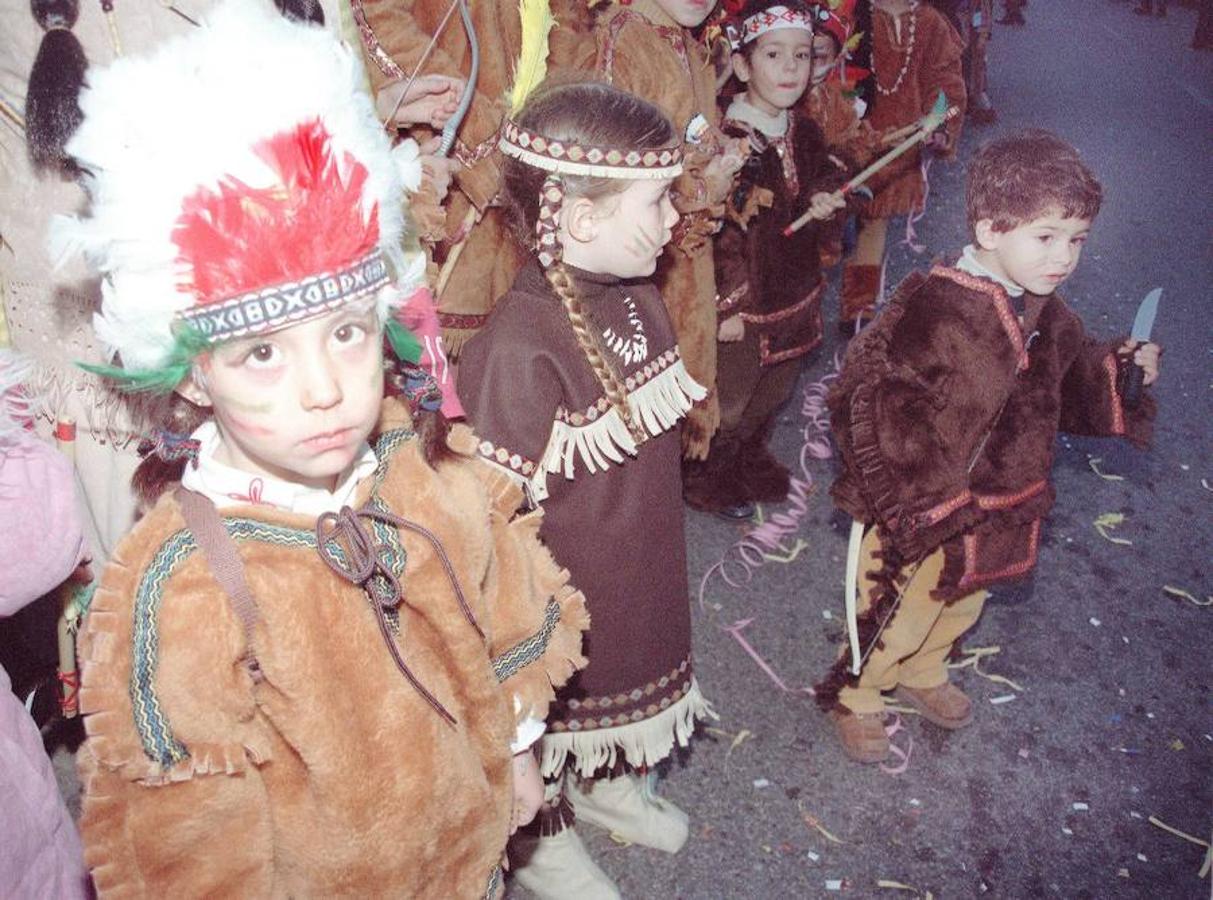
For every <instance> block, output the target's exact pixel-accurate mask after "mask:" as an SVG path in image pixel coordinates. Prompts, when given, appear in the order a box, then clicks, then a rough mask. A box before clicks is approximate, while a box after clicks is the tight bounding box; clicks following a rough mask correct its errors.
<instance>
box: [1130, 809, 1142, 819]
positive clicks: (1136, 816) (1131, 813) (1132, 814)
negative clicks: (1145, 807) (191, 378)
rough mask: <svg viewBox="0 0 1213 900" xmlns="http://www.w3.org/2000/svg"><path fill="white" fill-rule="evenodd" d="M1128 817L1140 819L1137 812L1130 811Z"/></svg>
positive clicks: (1139, 814)
mask: <svg viewBox="0 0 1213 900" xmlns="http://www.w3.org/2000/svg"><path fill="white" fill-rule="evenodd" d="M1129 815H1131V816H1132V817H1133V818H1134V819H1140V818H1141V813H1139V812H1132V811H1130V812H1129Z"/></svg>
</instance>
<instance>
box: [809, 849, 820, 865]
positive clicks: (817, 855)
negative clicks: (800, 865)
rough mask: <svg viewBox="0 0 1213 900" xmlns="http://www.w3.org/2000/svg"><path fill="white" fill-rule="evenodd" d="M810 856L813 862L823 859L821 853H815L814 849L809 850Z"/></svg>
mask: <svg viewBox="0 0 1213 900" xmlns="http://www.w3.org/2000/svg"><path fill="white" fill-rule="evenodd" d="M808 856H809V859H810V860H812V861H813V862H817V861H818V860H820V859H821V854H820V853H815V852H813V851H812V850H810V851H809V854H808Z"/></svg>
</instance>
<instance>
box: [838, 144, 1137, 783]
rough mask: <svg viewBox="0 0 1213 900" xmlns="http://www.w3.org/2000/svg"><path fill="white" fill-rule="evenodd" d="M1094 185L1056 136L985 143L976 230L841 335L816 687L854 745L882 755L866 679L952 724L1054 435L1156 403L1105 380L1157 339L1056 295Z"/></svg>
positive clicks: (964, 700) (1080, 238)
mask: <svg viewBox="0 0 1213 900" xmlns="http://www.w3.org/2000/svg"><path fill="white" fill-rule="evenodd" d="M1101 199H1102V191H1101V189H1100V185H1099V182H1098V181H1096V180H1095V178H1094V176H1092V174H1091V173H1090V171H1089V170H1088V169H1087V168H1086V167H1085V166H1084V165H1083V163H1082V160H1081V159H1080V158H1079V156H1078V153H1077V151H1076V150H1075V149H1074V148H1073V147H1071V146H1069V145H1068V144H1066V143H1065V142H1064V141H1062V140H1060V139H1059V138H1057V137H1056V136H1055V135H1052V134H1050V133H1048V132H1044V131H1029V132H1025V133H1023V134H1019V135H1013V136H1011V137H1007V138H1003V139H1001V140H998V141H995V142H994V143H992V144H989V145H988V146H986V147H984V148H983V149H982V150H981V151H979V152H978V154H977V156H976V157H975V159H974V160H973V162H972V164H971V166H970V168H969V176H968V188H967V194H966V206H967V212H968V220H969V227H970V229H971V232H972V234H973V238H974V243H973V244H971V245H969V246H968V247H965V249H964V252H963V253H962V254H961V256H960V258H959V260H957V261H956V262H955V263H954V264H953V265H936V266H935V267H934V268H932V269H931V271H930V272H929V273H928V274H925V275H924V274H922V273H917V272H916V273H913V274H911V275H910V276H909V277H908V278H906V280H905V281H904V282H902V284H901V286H900V288H899V289H898V291H897V293H896V295H895V296H894V297H893V299H892V300H891V302H890V304H889V306H888V308H887V309H886V310H885V312H884V313H883V314H882V315H881V316H880V317H879V318H878V319H877V320H876V322H875V323H874V324H873V325H872V326H871V327H870V328H869V329H868V330H867V331H865V332H863V333H862V334H860V335H859V337H858V338H857V339H856V340H855V341H853V342H852V344H851V346H850V348H849V350H848V353H847V357H846V361H845V363H844V366H843V371H842V376H841V378H840V379H839V381H838V383H837V385H836V387H835V388H834V389H833V390H832V392H831V394H830V399H829V404H830V413H831V423H832V426H833V430H834V435H835V437H836V439H837V441H838V446H839V450H840V456H841V460H842V472H841V474H840V476H839V478H838V480H837V481H836V482H835V484H834V486H833V489H832V491H831V493H832V494H833V497H834V500H835V502H836V503H837V505H838V506H839V507H841V508H842V509H844V510H845V511H846V512H848V513H849V514H851V516H853V517H854V518H855V520H856V526H855V528H854V529H853V531H852V542H853V546H852V551H851V553H850V554H848V556H849V560H848V562H849V565H850V566H852V567H854V566H856V560H857V561H858V575H859V577H858V582H859V587H860V588H861V595H860V599H859V609H858V619H857V621H853V622H852V623H851V632H852V633H851V644H850V647H849V648H848V649H847V650H845V651H844V652H843V653H842V655H841V656H840V658H839V660H838V662H837V663H836V664H835V665H834V667H833V669H832V670H831V671H830V673H829V675H828V676H827V678H826V679H825V681H824V682H823V684H822V685H820V686H819V687H818V701H819V703H820V704H821V706H822V708H823V709H825V710H827V711H829V712H830V713H831V716H832V718H833V721H834V724H835V727H836V729H837V731H838V735H839V738H840V739H841V741H842V744H843V749H844V750H845V751H846V753H847V755H848V756H850V757H851V758H853V759H856V760H858V761H861V762H878V761H880V760H883V759H884V758H886V757H887V756H888V754H889V742H888V738H887V737H886V734H885V731H884V728H883V718H884V700H883V698H882V696H881V693H882V691H891V690H894V689H895V690H896V691H897V696H898V697H899V698H901V699H903V700H905V701H906V702H908V703H910V704H912V705H913V706H914V707H916V708H917V709H918V710H919V711H920V712H921V713H922V714H923V717H924V718H925V719H927V721H929V722H932V723H934V724H936V725H939V726H941V727H943V728H949V729H955V728H961V727H963V726H965V725H967V724H968V723H969V721H970V719H971V717H972V707H971V703H970V701H969V698H968V697H966V696H965V695H964V693H962V692H961V691H960V689H959V688H957V687H955V686H954V685H951V684H949V683H948V680H947V679H948V675H947V667H946V658H947V655H948V652H949V651H950V649H951V647H952V645H953V644H954V643H955V642H956V641H957V640H958V639H959V638H960V637H961V636H962V635H963V634H964V633H965V632H966V631H968V630H969V628H971V627H972V626H973V624H974V623H976V621H977V618H978V616H979V615H980V614H981V609H982V604H983V603H984V601H985V598H986V590H985V589H986V588H987V587H989V586H990V585H992V584H996V583H999V582H1002V581H1005V580H1008V579H1011V578H1015V577H1019V576H1022V575H1025V574H1027V573H1028V572H1030V571H1031V570H1032V568H1033V566H1034V565H1035V564H1036V554H1037V549H1038V545H1039V538H1040V523H1041V520H1042V519H1043V517H1044V516H1045V515H1046V514H1047V513H1048V511H1049V509H1050V508H1051V507H1052V505H1053V499H1054V491H1053V487H1052V485H1051V484H1050V483H1049V470H1050V468H1051V464H1052V459H1053V447H1054V442H1055V439H1056V435H1057V432H1058V430H1059V429H1060V430H1064V431H1069V432H1071V433H1075V434H1085V435H1116V436H1122V437H1126V438H1128V439H1129V440H1131V441H1133V442H1134V443H1135V444H1138V445H1145V444H1146V443H1147V442H1148V440H1149V437H1150V432H1151V425H1152V421H1153V418H1154V402H1153V400H1152V399H1151V398H1149V397H1145V398H1144V399H1142V400H1141V402H1140V404H1139V405H1137V406H1136V407H1134V408H1128V407H1127V406H1126V404H1125V403H1124V400H1123V397H1122V391H1121V388H1120V377H1121V375H1122V374H1123V373H1126V372H1127V371H1128V370H1129V368H1130V367H1131V366H1133V365H1137V366H1140V367H1141V368H1142V370H1143V372H1144V379H1143V380H1144V383H1145V384H1147V385H1149V384H1151V383H1153V381H1154V380H1155V379H1156V378H1157V376H1158V359H1159V353H1160V351H1159V348H1158V346H1157V345H1156V344H1152V343H1145V344H1141V345H1140V346H1138V345H1135V344H1133V343H1131V342H1125V343H1123V344H1120V345H1119V347H1118V344H1117V342H1109V341H1097V340H1095V339H1094V338H1091V337H1089V336H1088V335H1087V334H1086V332H1085V331H1084V329H1083V325H1082V322H1081V320H1080V319H1079V318H1078V316H1077V315H1076V314H1075V313H1073V312H1072V311H1071V310H1070V309H1069V308H1068V307H1067V306H1066V304H1065V302H1064V301H1063V300H1062V299H1061V298H1060V297H1058V296H1057V295H1056V293H1055V291H1056V289H1057V288H1058V286H1059V285H1060V284H1061V283H1062V282H1063V281H1065V279H1066V278H1067V277H1069V275H1070V274H1071V273H1072V272H1073V271H1074V268H1075V266H1076V265H1077V264H1078V258H1079V255H1080V254H1081V251H1082V245H1083V242H1084V241H1085V240H1086V237H1087V233H1088V232H1089V230H1090V227H1091V223H1092V221H1093V220H1094V218H1095V215H1096V214H1097V213H1098V211H1099V206H1100V202H1101ZM860 523H862V525H861V524H860ZM864 527H866V534H863V528H864ZM861 536H862V543H860V540H859V539H860V537H861ZM856 544H858V546H855V545H856ZM855 572H856V569H855V568H852V569H851V573H852V574H854V573H855ZM848 583H849V584H853V583H854V579H850V578H849V579H848ZM850 599H851V598H848V600H850ZM856 660H858V663H857V664H856V662H855V661H856Z"/></svg>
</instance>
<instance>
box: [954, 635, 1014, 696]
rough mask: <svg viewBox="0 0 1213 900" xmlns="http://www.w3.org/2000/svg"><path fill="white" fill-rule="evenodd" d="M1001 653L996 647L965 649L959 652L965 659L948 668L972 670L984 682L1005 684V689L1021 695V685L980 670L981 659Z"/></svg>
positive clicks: (999, 648)
mask: <svg viewBox="0 0 1213 900" xmlns="http://www.w3.org/2000/svg"><path fill="white" fill-rule="evenodd" d="M1001 652H1002V647H998V646H992V647H969V648H965V649H964V650H962V651H961V653H962V654H963V655H964V657H965V658H964V659H962V660H960V661H959V662H953V663H948V668H949V669H968V668H972V670H973V671H974V673H976V674H977V675H980V676H981V677H982V678H984V679H986V681H992V682H994V684H1005V685H1006V686H1007V687H1009V688H1011V690H1014V691H1019V692H1020V693H1021V694H1022V693H1023V687H1022V685H1020V684H1018V683H1017V682H1014V681H1012V680H1011V679H1010V678H1006V677H1004V676H1002V675H995V674H994V673H992V672H986V671H983V670H982V668H981V661H982V660H983V659H985V658H986V657H989V656H997V655H998V654H999V653H1001Z"/></svg>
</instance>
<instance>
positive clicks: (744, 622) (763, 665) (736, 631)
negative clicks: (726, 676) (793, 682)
mask: <svg viewBox="0 0 1213 900" xmlns="http://www.w3.org/2000/svg"><path fill="white" fill-rule="evenodd" d="M753 621H754V620H753V619H741V620H740V621H737V622H734V623H733V624H732V625H730V626H729V627H727V628H725V627H723V626H722V627H721V629H720V630H721V631H724V632H727V633H728V634H731V635H733V637H734V638H735V639H736V640H737V643H739V644H741V649H742V650H744V651H745V652H746V653H748V654H749V655H750V658H751V659H752V660H754V662H756V663H758V668H760V669H762V671H764V672H766V673H767V677H768V678H770V679H771V681H773V682H775V685H776V687H778V688H779V689H780V690H781V691H785V692H786V693H789V694H797V693H805V694H810V695H811V694H813V693H814V691H813V689H812V688H811V687H802V688H790V687H788V685H787V683H786V682H785V681H784V680H783V679H782V678H780V677H779V673H778V672H776V671H775V670H774V669H773V668H772V667H771V664H770V663H768V662H767V661H766V660H765V659H763V658H762V655H761V654H760V653H759V652H758V651H757V650H755V649H754V647H753V645H752V644H750V642H749V641H747V640H746V639H745V638H744V637H742V636H741V632H742V630H744V629H745V628H748V627H749V625H750V623H751V622H753Z"/></svg>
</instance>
